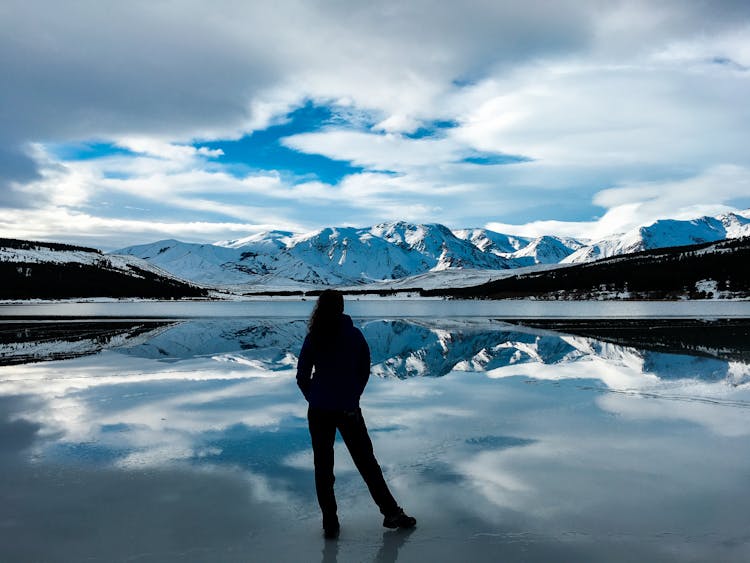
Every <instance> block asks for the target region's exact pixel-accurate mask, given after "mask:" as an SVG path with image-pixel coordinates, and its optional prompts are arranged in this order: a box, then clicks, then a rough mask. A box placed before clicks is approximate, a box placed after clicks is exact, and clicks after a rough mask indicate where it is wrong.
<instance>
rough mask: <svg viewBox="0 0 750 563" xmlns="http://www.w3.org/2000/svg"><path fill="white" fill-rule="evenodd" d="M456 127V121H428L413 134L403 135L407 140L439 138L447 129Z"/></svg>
mask: <svg viewBox="0 0 750 563" xmlns="http://www.w3.org/2000/svg"><path fill="white" fill-rule="evenodd" d="M457 126H458V122H457V121H450V120H436V121H430V122H428V123H425V124H424V125H422V127H420V128H419V129H417V130H416V131H414V132H413V133H408V134H406V135H404V137H407V138H409V139H424V138H426V137H441V136H442V135H444V134H445V131H447V130H448V129H453V128H454V127H457Z"/></svg>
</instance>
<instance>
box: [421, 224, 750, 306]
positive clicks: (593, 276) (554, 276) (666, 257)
mask: <svg viewBox="0 0 750 563" xmlns="http://www.w3.org/2000/svg"><path fill="white" fill-rule="evenodd" d="M749 263H750V237H744V238H739V239H728V240H725V241H721V242H718V243H705V244H697V245H691V246H680V247H670V248H660V249H656V250H646V251H642V252H637V253H633V254H628V255H624V256H617V257H612V258H605V259H602V260H597V261H595V262H590V263H584V264H577V265H574V266H569V267H564V268H557V269H554V270H546V271H541V272H533V273H528V274H520V275H516V276H511V277H508V278H504V279H500V280H495V281H491V282H488V283H484V284H481V285H477V286H473V287H464V288H454V289H430V290H423V291H421V295H423V296H444V297H453V298H464V299H470V298H480V299H507V298H529V297H531V298H542V299H571V298H575V299H597V298H610V299H611V298H615V299H616V298H624V299H685V298H687V299H711V298H714V297H727V296H729V297H748V296H750V276H748V274H747V271H748V266H747V265H748V264H749Z"/></svg>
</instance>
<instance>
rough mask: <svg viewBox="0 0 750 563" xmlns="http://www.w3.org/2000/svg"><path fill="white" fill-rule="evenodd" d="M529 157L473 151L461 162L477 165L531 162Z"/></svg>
mask: <svg viewBox="0 0 750 563" xmlns="http://www.w3.org/2000/svg"><path fill="white" fill-rule="evenodd" d="M531 160H532V159H531V158H529V157H527V156H520V155H515V154H502V153H489V152H488V153H475V154H473V155H471V156H467V157H466V158H464V159H463V160H461V162H465V163H467V164H476V165H478V166H493V165H495V164H516V163H518V162H531Z"/></svg>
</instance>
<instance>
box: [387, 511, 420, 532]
mask: <svg viewBox="0 0 750 563" xmlns="http://www.w3.org/2000/svg"><path fill="white" fill-rule="evenodd" d="M416 525H417V519H416V518H414V517H413V516H407V515H406V514H405V513H404V510H403V509H402V508H399V509H398V512H395V513H393V514H391V515H389V516H386V517H385V518H383V526H385V527H386V528H413V527H414V526H416Z"/></svg>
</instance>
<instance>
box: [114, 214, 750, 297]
mask: <svg viewBox="0 0 750 563" xmlns="http://www.w3.org/2000/svg"><path fill="white" fill-rule="evenodd" d="M746 235H750V212H743V213H741V214H737V213H730V214H727V215H722V216H719V217H701V218H698V219H693V220H690V221H676V220H660V221H656V222H655V223H653V224H651V225H648V226H645V227H640V228H637V229H633V230H632V231H629V232H627V233H624V234H620V235H613V236H610V237H607V238H605V239H601V240H598V241H596V242H594V243H591V244H586V243H584V242H582V241H579V240H576V239H571V238H564V237H556V236H541V237H538V238H533V239H532V238H527V237H517V236H512V235H506V234H502V233H495V232H493V231H488V230H486V229H460V230H456V231H451V230H450V229H448V228H447V227H445V226H444V225H440V224H437V223H430V224H412V223H406V222H403V221H397V222H390V223H381V224H378V225H374V226H372V227H365V228H354V227H328V228H324V229H321V230H318V231H314V232H311V233H305V234H294V233H290V232H287V231H268V232H264V233H258V234H255V235H251V236H248V237H244V238H239V239H233V240H225V241H219V242H217V243H215V244H191V243H183V242H179V241H176V240H165V241H159V242H155V243H152V244H146V245H139V246H132V247H129V248H124V249H122V250H119V251H117V252H118V253H119V254H127V255H131V256H137V257H140V258H142V259H144V260H147V261H148V262H150V263H152V264H154V265H156V266H158V267H159V268H162V269H164V270H167V271H169V272H171V273H172V274H174V275H176V276H179V277H181V278H184V279H188V280H191V281H195V282H198V283H202V284H208V285H214V286H225V287H226V286H235V287H243V288H250V287H265V288H274V289H302V288H306V287H311V286H321V285H334V286H339V285H345V286H357V285H361V284H369V283H375V282H383V281H394V280H404V279H405V278H409V277H414V276H422V275H425V274H428V273H429V274H431V275H432V274H435V275H438V273H440V272H445V273H446V275H450V276H451V279H453V278H454V277H455V276H453V275H452V273H455V272H463V271H466V272H469V271H487V272H490V271H492V272H502V271H503V270H505V271H507V270H509V269H516V268H523V267H544V266H552V265H555V264H569V263H577V262H588V261H592V260H596V259H599V258H605V257H609V256H615V255H620V254H627V253H630V252H636V251H640V250H647V249H654V248H661V247H666V246H681V245H687V244H695V243H698V242H711V241H717V240H721V239H724V238H734V237H739V236H746ZM449 272H452V273H449ZM498 275H502V274H501V273H499V274H498Z"/></svg>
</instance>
